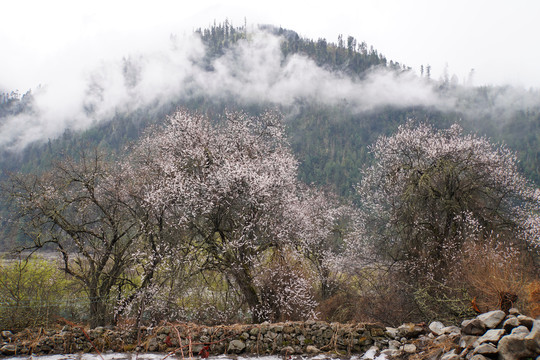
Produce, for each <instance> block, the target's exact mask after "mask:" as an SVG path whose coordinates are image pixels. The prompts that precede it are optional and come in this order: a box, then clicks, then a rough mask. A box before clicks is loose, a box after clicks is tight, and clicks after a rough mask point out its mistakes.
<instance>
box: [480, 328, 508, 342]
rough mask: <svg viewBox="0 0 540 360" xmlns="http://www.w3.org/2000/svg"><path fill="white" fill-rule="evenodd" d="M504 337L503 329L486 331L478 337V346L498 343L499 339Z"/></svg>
mask: <svg viewBox="0 0 540 360" xmlns="http://www.w3.org/2000/svg"><path fill="white" fill-rule="evenodd" d="M503 335H504V329H491V330H488V331H487V332H486V333H485V334H484V335H482V336H480V338H479V339H478V344H480V345H481V344H483V343H486V342H490V343H494V344H496V343H498V342H499V340H500V339H501V337H503Z"/></svg>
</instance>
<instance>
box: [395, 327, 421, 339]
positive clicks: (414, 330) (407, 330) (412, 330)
mask: <svg viewBox="0 0 540 360" xmlns="http://www.w3.org/2000/svg"><path fill="white" fill-rule="evenodd" d="M397 331H398V336H399V337H405V338H407V339H410V338H413V337H417V336H418V335H420V334H425V333H426V329H425V328H424V327H422V326H420V325H417V324H413V323H407V324H403V325H401V326H400V327H398V328H397Z"/></svg>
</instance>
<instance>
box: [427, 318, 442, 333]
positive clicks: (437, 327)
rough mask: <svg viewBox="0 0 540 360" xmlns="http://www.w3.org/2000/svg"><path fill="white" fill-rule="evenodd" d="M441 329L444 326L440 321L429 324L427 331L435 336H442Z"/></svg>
mask: <svg viewBox="0 0 540 360" xmlns="http://www.w3.org/2000/svg"><path fill="white" fill-rule="evenodd" d="M442 329H444V324H443V323H442V322H440V321H433V322H432V323H431V324H429V330H431V332H432V333H433V334H435V336H440V335H442V334H444V333H443V331H442Z"/></svg>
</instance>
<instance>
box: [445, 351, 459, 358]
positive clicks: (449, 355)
mask: <svg viewBox="0 0 540 360" xmlns="http://www.w3.org/2000/svg"><path fill="white" fill-rule="evenodd" d="M441 360H459V355H458V354H456V352H455V350H451V351H449V352H447V353H445V354H444V355H443V356H441Z"/></svg>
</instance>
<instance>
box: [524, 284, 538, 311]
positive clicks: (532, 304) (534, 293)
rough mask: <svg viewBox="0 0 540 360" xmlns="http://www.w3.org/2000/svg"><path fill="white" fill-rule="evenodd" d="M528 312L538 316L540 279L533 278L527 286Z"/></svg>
mask: <svg viewBox="0 0 540 360" xmlns="http://www.w3.org/2000/svg"><path fill="white" fill-rule="evenodd" d="M527 291H528V301H529V309H528V311H529V313H530V316H532V317H533V318H535V319H536V318H538V317H539V316H540V280H535V281H532V282H530V283H529V285H528V286H527Z"/></svg>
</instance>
